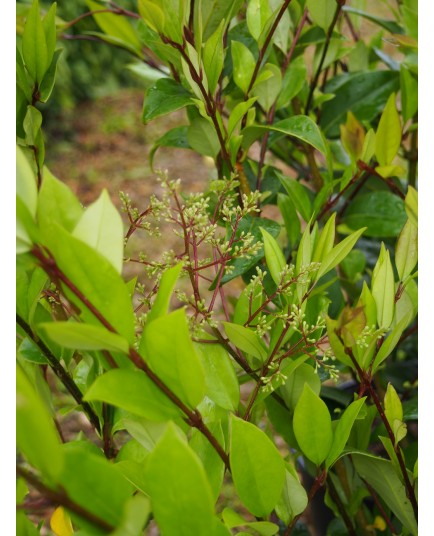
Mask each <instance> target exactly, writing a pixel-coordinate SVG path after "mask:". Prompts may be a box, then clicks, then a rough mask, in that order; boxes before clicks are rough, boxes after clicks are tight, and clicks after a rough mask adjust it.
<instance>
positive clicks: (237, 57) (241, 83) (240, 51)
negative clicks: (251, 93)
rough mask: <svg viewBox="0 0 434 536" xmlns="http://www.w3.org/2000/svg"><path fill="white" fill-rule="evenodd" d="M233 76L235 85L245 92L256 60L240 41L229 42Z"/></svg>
mask: <svg viewBox="0 0 434 536" xmlns="http://www.w3.org/2000/svg"><path fill="white" fill-rule="evenodd" d="M231 51H232V62H233V77H234V81H235V83H236V85H237V86H238V87H239V88H240V89H241V91H243V92H244V93H247V90H248V89H249V85H250V80H251V79H252V76H253V71H254V70H255V65H256V60H255V58H254V56H253V54H252V53H251V52H250V50H249V49H248V48H247V47H246V45H244V44H243V43H241V42H240V41H232V42H231Z"/></svg>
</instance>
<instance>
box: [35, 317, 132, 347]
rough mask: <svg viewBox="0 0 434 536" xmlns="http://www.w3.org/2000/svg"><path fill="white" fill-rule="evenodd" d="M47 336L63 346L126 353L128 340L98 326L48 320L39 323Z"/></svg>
mask: <svg viewBox="0 0 434 536" xmlns="http://www.w3.org/2000/svg"><path fill="white" fill-rule="evenodd" d="M38 327H39V328H41V329H42V330H43V331H44V332H45V333H46V334H47V336H48V337H49V338H50V339H51V340H52V341H54V342H55V343H57V344H58V345H59V346H63V347H65V348H72V349H74V350H110V351H112V352H122V353H124V354H127V353H128V341H127V340H126V339H124V338H123V337H121V336H120V335H118V334H117V333H112V332H111V331H108V330H107V329H105V328H103V327H100V326H91V325H89V324H79V323H77V322H48V323H46V324H39V326H38Z"/></svg>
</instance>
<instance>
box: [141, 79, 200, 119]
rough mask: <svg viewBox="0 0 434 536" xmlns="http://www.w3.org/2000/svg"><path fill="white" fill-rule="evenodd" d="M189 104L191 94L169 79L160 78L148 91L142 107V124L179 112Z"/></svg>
mask: <svg viewBox="0 0 434 536" xmlns="http://www.w3.org/2000/svg"><path fill="white" fill-rule="evenodd" d="M189 104H191V93H190V92H189V91H187V90H186V89H185V88H184V87H183V86H181V84H178V83H177V82H175V81H174V80H172V79H170V78H160V80H157V82H156V84H155V85H154V86H152V87H150V88H149V89H148V91H147V92H146V95H145V102H144V105H143V115H142V120H143V122H144V123H145V124H146V123H149V121H151V120H152V119H155V118H156V117H160V116H162V115H165V114H168V113H170V112H174V111H176V110H180V109H181V108H184V107H185V106H188V105H189Z"/></svg>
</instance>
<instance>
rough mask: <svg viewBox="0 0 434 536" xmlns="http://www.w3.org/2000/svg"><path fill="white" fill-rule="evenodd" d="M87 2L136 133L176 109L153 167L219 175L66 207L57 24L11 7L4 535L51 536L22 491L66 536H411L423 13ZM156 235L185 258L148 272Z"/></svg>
mask: <svg viewBox="0 0 434 536" xmlns="http://www.w3.org/2000/svg"><path fill="white" fill-rule="evenodd" d="M86 3H87V6H88V8H89V10H90V11H89V14H88V15H89V16H93V17H94V19H95V21H96V23H97V25H98V26H99V28H100V32H92V35H91V36H89V35H87V37H92V39H95V38H96V39H98V40H103V41H106V42H107V43H109V44H111V45H115V46H117V47H122V48H124V49H125V50H127V51H129V52H130V53H131V54H132V55H133V56H134V57H135V58H136V59H137V62H138V63H137V71H138V72H141V74H142V76H143V77H145V78H147V79H148V83H149V80H153V82H152V83H151V86H150V87H149V89H148V90H147V92H146V95H145V100H144V107H143V117H142V119H143V121H144V122H145V123H147V122H149V121H152V120H153V119H155V118H156V117H159V116H161V115H163V114H168V113H171V112H173V111H175V110H179V109H181V108H185V111H186V114H185V125H183V126H177V127H176V128H173V129H172V130H169V131H168V132H166V133H165V134H164V135H163V136H162V137H161V138H160V139H158V140H156V141H155V144H154V147H153V149H152V151H151V154H150V155H149V156H150V158H151V162H152V159H153V156H154V154H155V152H156V151H157V150H158V148H159V147H175V148H178V149H177V150H193V151H196V152H197V153H200V154H201V155H205V156H207V157H210V158H212V159H213V161H214V163H215V169H216V174H215V178H214V180H212V181H210V182H209V181H206V180H205V179H204V182H203V191H202V192H200V193H196V194H190V195H189V194H187V193H183V192H182V188H181V186H180V184H179V182H177V181H174V180H172V179H171V178H170V177H167V176H165V175H164V174H160V175H161V185H162V187H163V190H162V191H163V194H162V195H161V196H159V197H157V196H152V198H151V199H149V200H143V204H142V206H140V207H135V206H133V205H132V202H131V200H130V198H129V196H128V195H127V194H125V193H123V194H121V199H122V204H123V211H124V213H125V215H124V219H123V220H122V218H121V216H120V215H119V213H118V211H117V210H116V208H115V207H114V206H113V204H112V202H111V200H110V198H109V196H108V194H107V192H106V191H103V192H102V193H101V195H100V197H99V198H98V200H97V201H96V202H94V203H93V204H92V205H90V206H89V207H87V208H83V207H82V206H81V204H80V201H79V200H78V199H77V198H76V197H75V196H74V195H73V193H72V192H71V191H70V190H69V189H68V188H67V187H66V186H65V185H64V184H63V183H62V182H60V181H59V180H57V179H56V178H55V177H54V176H53V175H52V173H50V171H49V170H48V169H47V168H46V167H45V166H44V155H45V151H46V150H48V151H49V147H48V148H47V149H46V148H45V146H44V137H43V134H42V130H41V125H42V114H41V111H40V109H39V104H40V103H46V102H47V101H48V100H49V98H50V94H51V92H52V89H53V86H54V84H55V78H56V65H57V61H58V59H59V56H60V54H61V52H62V51H61V49H60V48H57V43H58V40H59V39H61V38H62V35H63V33H64V31H65V27H66V26H68V31H69V32H71V31H72V30H73V28H74V25H72V26H71V24H69V25H68V23H66V22H64V21H62V20H59V19H57V18H56V4H54V3H53V4H51V5H49V9H48V10H44V9H40V6H39V5H38V1H37V0H34V2H33V4H32V5H31V6H27V10H26V9H25V6H24V7H23V6H20V15H22V14H23V12H24V16H25V24H24V26H23V28H21V31H22V39H20V46H19V49H18V51H17V138H18V142H17V143H18V146H17V205H16V208H17V333H18V345H17V346H18V356H17V376H16V378H17V447H18V465H17V477H18V480H17V504H18V514H17V534H20V535H21V534H22V535H33V534H39V533H47V532H46V531H47V530H49V529H48V527H45V525H44V527H45V528H44V529H43V530H45V532H43V530H42V529H41V523H39V524H38V527H36V526H35V525H34V520H35V519H37V518H38V517H37V516H36V518H35V514H34V513H33V516H32V517H31V519H32V521H30V520H29V518H28V517H27V515H26V514H27V511H29V513H31V508H30V506H31V503H30V502H29V499H28V497H27V494H28V492H29V489H33V490H36V492H38V493H39V494H40V495H41V496H43V497H44V498H45V500H46V501H48V504H49V505H50V506H52V507H53V508H52V510H54V513H52V515H51V517H50V521H49V524H50V526H51V530H52V533H53V534H56V535H62V536H64V535H71V534H80V535H96V534H112V535H118V536H138V535H141V534H148V533H149V534H151V533H152V534H155V530H156V529H155V527H158V530H159V531H160V533H161V534H164V535H169V536H170V535H186V536H198V535H204V536H205V535H206V536H214V535H215V536H217V535H218V536H223V535H229V534H261V535H272V534H282V535H289V534H295V533H297V534H309V533H310V532H309V531H310V530H313V526H315V525H316V527H317V531H318V533H319V534H329V535H338V534H350V535H359V534H360V535H365V534H374V533H376V531H377V532H378V531H379V532H381V533H385V534H416V533H417V442H416V437H417V434H416V430H417V428H416V425H415V422H414V421H416V420H417V392H416V385H417V383H416V379H417V372H416V364H415V363H416V355H415V353H416V350H415V343H414V342H415V336H414V332H415V331H416V329H417V324H416V321H415V318H416V314H417V286H416V275H417V272H416V271H415V269H416V265H417V192H416V189H415V186H416V171H417V168H416V164H417V2H416V1H414V0H403V1H402V2H397V3H396V4H393V7H392V6H389V4H387V3H384V4H381V3H380V4H381V5H382V6H383V7H384V11H385V13H386V15H387V16H386V18H380V17H378V16H377V15H375V14H374V13H372V12H371V11H370V8H369V5H368V7H366V6H365V8H363V5H362V4H364V2H357V3H354V6H347V5H346V2H345V0H337V1H335V0H305V1H303V0H292V1H291V0H285V1H284V2H282V1H281V0H250V1H249V2H244V1H242V0H236V1H233V0H219V1H211V0H169V1H163V0H139V1H138V3H137V6H136V7H137V12H136V11H134V12H133V11H130V10H127V9H126V8H123V7H122V6H118V5H116V4H114V3H113V2H106V3H102V2H101V3H98V2H95V1H93V0H87V2H86ZM364 9H366V11H365V10H364ZM366 19H367V20H369V21H370V23H371V29H372V28H374V31H372V30H371V32H370V35H371V37H370V38H369V39H367V38H366V37H365V36H366V31H365V30H364V28H365V26H364V25H363V24H364V21H365V20H366ZM362 23H363V24H362ZM82 37H83V36H82ZM84 37H86V36H84ZM390 42H392V44H393V45H394V47H395V49H396V51H397V53H396V54H394V56H393V57H392V56H391V55H390ZM48 106H49V104H48ZM266 205H275V206H276V207H277V208H275V211H276V212H277V211H279V214H280V216H279V217H278V218H276V220H274V219H270V218H267V217H265V215H266V212H264V213H263V210H264V207H265V206H266ZM123 221H124V222H126V226H125V224H124V223H123ZM158 221H167V222H169V223H170V224H171V225H172V226H173V228H174V230H175V231H176V232H177V234H178V237H179V246H178V249H176V251H165V252H164V253H163V254H162V256H161V257H160V258H153V257H151V258H150V257H149V256H147V255H146V237H147V236H148V235H156V234H158ZM134 234H137V235H139V234H141V235H142V237H143V244H144V252H143V253H138V254H137V253H134V252H132V249H131V248H130V243H129V239H130V238H131V236H132V235H134ZM163 238H164V237H163ZM162 243H163V242H162ZM134 255H135V256H134ZM134 261H135V262H136V264H138V265H139V266H140V267H141V270H140V271H139V272H138V277H135V278H134V279H132V280H128V281H125V280H124V279H123V277H122V268H123V263H124V262H134ZM145 275H146V278H147V285H146V286H145V285H144V283H143V281H144V279H143V277H144V276H145ZM235 279H238V280H239V282H238V285H236V286H232V284H233V283H230V282H231V281H232V282H233V281H234V280H235ZM149 281H150V283H149ZM68 411H69V412H74V413H75V414H80V415H81V417H82V419H87V420H88V421H89V423H90V424H91V426H92V427H93V429H94V431H95V434H96V435H95V437H96V439H95V441H91V440H90V439H88V438H87V437H86V436H85V435H84V434H79V435H78V436H77V437H73V438H72V439H71V440H68V441H66V440H65V439H64V437H63V433H62V426H61V425H59V416H60V415H62V414H64V413H65V412H68ZM79 422H82V421H79ZM318 497H319V498H320V502H322V503H323V504H324V505H326V507H327V512H328V513H327V514H326V515H325V517H324V514H323V513H320V511H319V510H318V509H317V507H316V506H315V500H314V499H316V498H318ZM306 512H309V516H308V517H309V519H310V520H311V521H310V523H307V522H306V520H307V516H306V515H305V514H306ZM39 519H41V518H39ZM150 527H154V528H153V529H151V528H150ZM151 530H153V531H154V532H149V531H151Z"/></svg>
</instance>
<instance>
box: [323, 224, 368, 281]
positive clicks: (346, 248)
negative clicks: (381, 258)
mask: <svg viewBox="0 0 434 536" xmlns="http://www.w3.org/2000/svg"><path fill="white" fill-rule="evenodd" d="M365 230H366V227H362V229H359V230H358V231H355V232H354V233H352V234H350V236H347V237H346V238H344V239H343V240H342V242H339V244H337V245H336V246H335V247H334V248H333V249H332V250H331V251H329V252H328V253H327V254H326V255H325V257H324V258H323V259H322V262H321V266H320V268H319V270H318V272H317V274H316V280H318V279H320V278H321V277H322V276H323V275H325V274H326V273H327V272H329V271H330V270H333V268H335V267H336V266H337V265H338V264H339V263H340V262H341V261H342V260H343V259H345V257H346V256H347V255H348V253H349V252H350V251H351V250H352V249H353V247H354V246H355V245H356V242H357V240H358V239H359V238H360V237H361V236H362V234H363V233H364V232H365Z"/></svg>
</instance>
